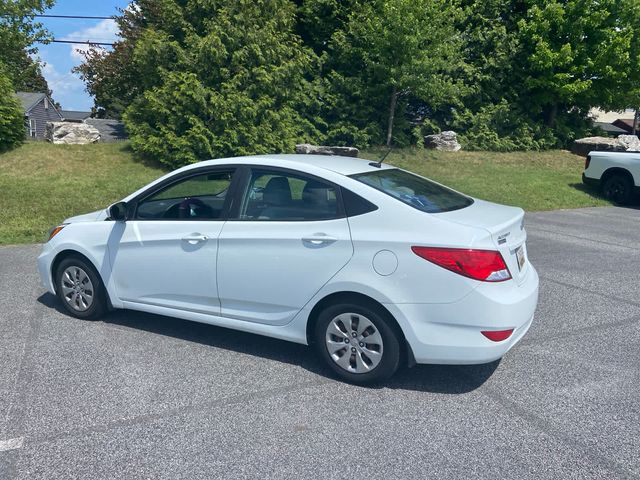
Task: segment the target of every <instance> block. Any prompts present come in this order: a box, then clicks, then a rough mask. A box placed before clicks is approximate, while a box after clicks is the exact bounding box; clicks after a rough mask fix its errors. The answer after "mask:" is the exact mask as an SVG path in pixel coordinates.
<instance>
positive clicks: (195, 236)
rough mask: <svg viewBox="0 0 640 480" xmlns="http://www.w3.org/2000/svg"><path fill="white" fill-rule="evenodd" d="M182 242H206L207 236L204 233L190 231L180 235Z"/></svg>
mask: <svg viewBox="0 0 640 480" xmlns="http://www.w3.org/2000/svg"><path fill="white" fill-rule="evenodd" d="M182 240H183V241H184V242H189V243H191V244H196V243H199V242H206V241H207V240H209V238H208V237H207V236H206V235H202V234H201V233H192V234H191V235H187V236H186V237H182Z"/></svg>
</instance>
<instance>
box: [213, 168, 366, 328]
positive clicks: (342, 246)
mask: <svg viewBox="0 0 640 480" xmlns="http://www.w3.org/2000/svg"><path fill="white" fill-rule="evenodd" d="M244 185H245V186H244V193H243V194H242V197H241V201H240V202H239V206H238V208H237V213H236V216H235V218H230V219H229V221H227V222H226V223H225V225H224V227H223V229H222V233H221V234H220V240H219V252H218V269H217V270H218V292H219V295H220V302H221V312H222V315H223V316H226V317H230V318H235V319H241V320H246V321H250V322H258V323H265V324H271V325H285V324H287V323H288V322H290V321H291V320H292V319H293V317H294V316H295V315H296V314H297V313H298V312H299V311H300V309H301V308H302V307H303V306H304V305H305V304H306V303H307V302H308V301H309V300H310V299H311V298H312V297H313V296H314V295H315V294H316V293H317V292H318V291H319V290H320V288H322V286H323V285H324V284H326V283H327V282H328V281H329V280H330V279H331V278H332V277H333V276H334V275H335V274H336V273H337V272H338V271H339V270H340V269H341V268H342V267H344V266H345V265H346V264H347V263H348V262H349V259H350V258H351V257H352V255H353V246H352V243H351V235H350V231H349V225H348V222H347V219H346V218H345V216H344V214H343V213H342V212H343V209H342V206H341V204H340V198H339V192H338V188H337V187H336V186H334V185H331V184H330V183H328V182H324V181H322V180H320V179H317V178H314V177H310V176H307V175H304V174H302V173H298V172H291V171H282V170H277V169H265V168H252V169H251V171H250V172H247V174H246V180H245V184H244Z"/></svg>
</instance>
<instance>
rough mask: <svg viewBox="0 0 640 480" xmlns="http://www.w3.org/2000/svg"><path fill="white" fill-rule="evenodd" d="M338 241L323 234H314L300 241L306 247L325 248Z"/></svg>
mask: <svg viewBox="0 0 640 480" xmlns="http://www.w3.org/2000/svg"><path fill="white" fill-rule="evenodd" d="M337 241H338V239H337V238H334V237H330V236H328V235H325V234H324V233H316V234H315V235H310V236H308V237H304V238H303V239H302V243H303V244H304V245H305V246H307V247H316V248H317V247H325V246H327V245H331V244H332V243H334V242H337Z"/></svg>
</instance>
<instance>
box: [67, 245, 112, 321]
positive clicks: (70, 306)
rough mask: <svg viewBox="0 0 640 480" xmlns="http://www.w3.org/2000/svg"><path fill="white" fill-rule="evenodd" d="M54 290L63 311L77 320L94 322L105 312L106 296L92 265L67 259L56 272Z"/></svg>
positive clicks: (72, 258)
mask: <svg viewBox="0 0 640 480" xmlns="http://www.w3.org/2000/svg"><path fill="white" fill-rule="evenodd" d="M56 290H57V294H58V298H59V299H60V301H61V302H62V305H63V306H64V308H65V310H66V311H67V312H69V313H70V314H71V315H73V316H74V317H77V318H82V319H86V320H94V319H97V318H100V317H101V316H102V315H103V314H104V313H105V312H106V311H107V296H106V292H105V289H104V286H103V284H102V280H101V279H100V276H99V275H98V273H97V272H96V270H95V268H93V265H91V264H89V262H87V261H86V260H84V259H82V258H80V257H76V256H73V257H67V258H65V259H64V260H62V261H61V262H60V265H58V268H57V270H56Z"/></svg>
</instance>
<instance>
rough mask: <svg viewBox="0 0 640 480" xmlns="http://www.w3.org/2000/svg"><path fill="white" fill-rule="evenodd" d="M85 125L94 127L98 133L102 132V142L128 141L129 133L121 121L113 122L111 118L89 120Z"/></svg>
mask: <svg viewBox="0 0 640 480" xmlns="http://www.w3.org/2000/svg"><path fill="white" fill-rule="evenodd" d="M84 123H87V124H89V125H92V126H94V127H95V128H96V129H97V130H98V132H100V141H101V142H108V141H115V140H126V139H127V132H126V131H125V129H124V124H123V123H122V122H120V121H119V120H112V119H109V118H87V119H86V120H85V121H84Z"/></svg>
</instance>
